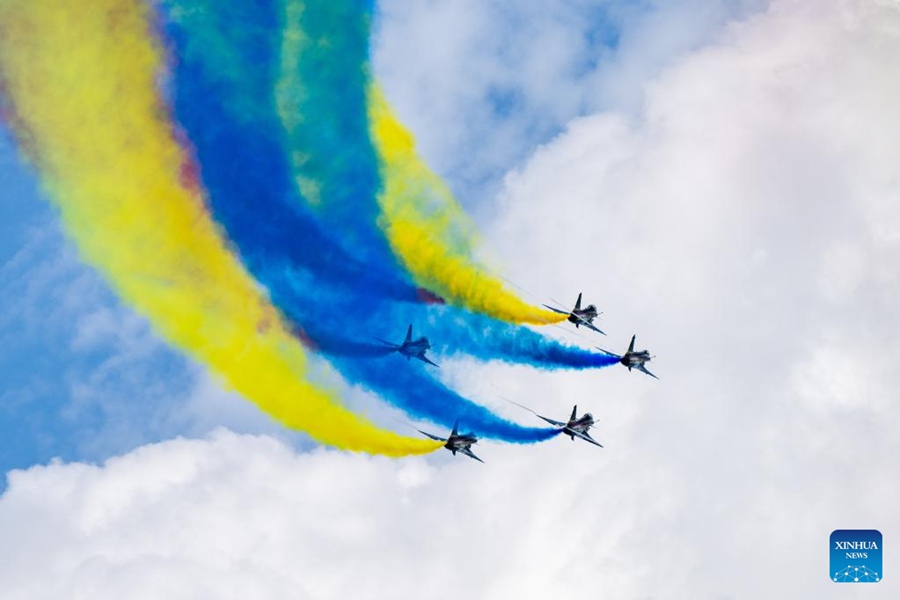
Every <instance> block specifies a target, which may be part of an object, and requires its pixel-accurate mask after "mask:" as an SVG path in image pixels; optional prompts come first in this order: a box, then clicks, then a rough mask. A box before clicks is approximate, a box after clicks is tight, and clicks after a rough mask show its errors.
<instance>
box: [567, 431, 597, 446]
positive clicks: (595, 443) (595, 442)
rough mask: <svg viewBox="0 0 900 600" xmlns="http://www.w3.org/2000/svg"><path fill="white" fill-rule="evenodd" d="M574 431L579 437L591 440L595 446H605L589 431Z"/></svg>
mask: <svg viewBox="0 0 900 600" xmlns="http://www.w3.org/2000/svg"><path fill="white" fill-rule="evenodd" d="M572 433H573V434H575V435H576V436H578V437H579V438H581V439H583V440H584V441H586V442H590V443H592V444H593V445H595V446H600V447H601V448H602V447H603V444H600V443H599V442H598V441H597V440H595V439H594V438H592V437H591V436H590V435H588V434H587V433H578V432H577V431H573V432H572Z"/></svg>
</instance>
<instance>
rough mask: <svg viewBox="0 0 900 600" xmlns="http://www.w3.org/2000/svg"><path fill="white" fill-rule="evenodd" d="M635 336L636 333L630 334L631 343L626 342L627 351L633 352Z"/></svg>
mask: <svg viewBox="0 0 900 600" xmlns="http://www.w3.org/2000/svg"><path fill="white" fill-rule="evenodd" d="M636 337H637V335H633V336H631V343H630V344H628V351H629V352H634V338H636Z"/></svg>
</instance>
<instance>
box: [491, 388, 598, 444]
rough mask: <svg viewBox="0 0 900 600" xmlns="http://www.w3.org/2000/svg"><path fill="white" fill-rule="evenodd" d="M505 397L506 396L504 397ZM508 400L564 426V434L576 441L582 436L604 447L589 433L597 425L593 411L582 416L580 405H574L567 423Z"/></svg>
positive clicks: (542, 417)
mask: <svg viewBox="0 0 900 600" xmlns="http://www.w3.org/2000/svg"><path fill="white" fill-rule="evenodd" d="M504 399H505V398H504ZM507 402H512V403H513V404H515V405H516V406H519V407H521V408H524V409H525V410H527V411H528V412H530V413H532V414H534V415H535V416H536V417H538V418H539V419H543V420H545V421H547V422H548V423H550V424H551V425H556V426H557V427H561V428H562V434H563V435H567V436H569V437H570V438H571V439H572V441H575V438H576V437H577V438H580V439H582V440H584V441H586V442H590V443H592V444H594V445H595V446H600V447H601V448H602V447H603V446H602V445H601V444H600V443H598V442H597V440H595V439H594V438H592V437H591V434H589V433H588V430H589V429H590V428H591V427H593V426H594V425H596V424H597V423H596V421H594V417H593V415H591V413H584V414H583V415H581V416H580V417H579V416H578V405H577V404H576V405H575V406H573V407H572V416H571V417H569V421H568V422H567V423H563V422H562V421H554V420H553V419H548V418H547V417H545V416H543V415H539V414H537V413H536V412H534V411H533V410H531V409H530V408H528V407H527V406H525V405H524V404H519V403H518V402H513V401H512V400H507Z"/></svg>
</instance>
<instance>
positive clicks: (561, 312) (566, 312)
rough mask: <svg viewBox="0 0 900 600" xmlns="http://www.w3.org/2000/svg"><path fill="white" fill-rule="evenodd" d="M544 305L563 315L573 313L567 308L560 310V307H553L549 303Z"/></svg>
mask: <svg viewBox="0 0 900 600" xmlns="http://www.w3.org/2000/svg"><path fill="white" fill-rule="evenodd" d="M542 306H543V307H544V308H549V309H550V310H552V311H553V312H555V313H559V314H561V315H571V314H572V313H570V312H569V311H567V310H559V309H558V308H553V307H552V306H549V305H547V304H543V305H542Z"/></svg>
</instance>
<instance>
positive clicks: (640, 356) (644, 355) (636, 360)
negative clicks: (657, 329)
mask: <svg viewBox="0 0 900 600" xmlns="http://www.w3.org/2000/svg"><path fill="white" fill-rule="evenodd" d="M636 337H637V336H635V335H633V336H631V343H630V344H629V345H628V352H626V353H625V354H624V355H622V356H619V355H618V354H615V353H613V352H610V351H609V350H604V349H603V348H600V347H598V348H597V349H598V350H600V351H601V352H605V353H607V354H609V355H610V356H615V357H617V358H618V359H619V362H620V363H621V364H623V365H625V366H626V367H628V370H629V371H630V370H631V369H632V368H635V369H637V370H638V371H643V372H644V373H646V374H647V375H649V376H650V377H652V378H653V379H659V377H657V376H656V375H654V374H653V373H651V372H650V371H648V370H647V367H645V366H644V363H646V362H649V361H650V359H652V358H653V357H652V356H650V353H649V352H648V351H646V350H640V351H638V352H635V351H634V338H636Z"/></svg>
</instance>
